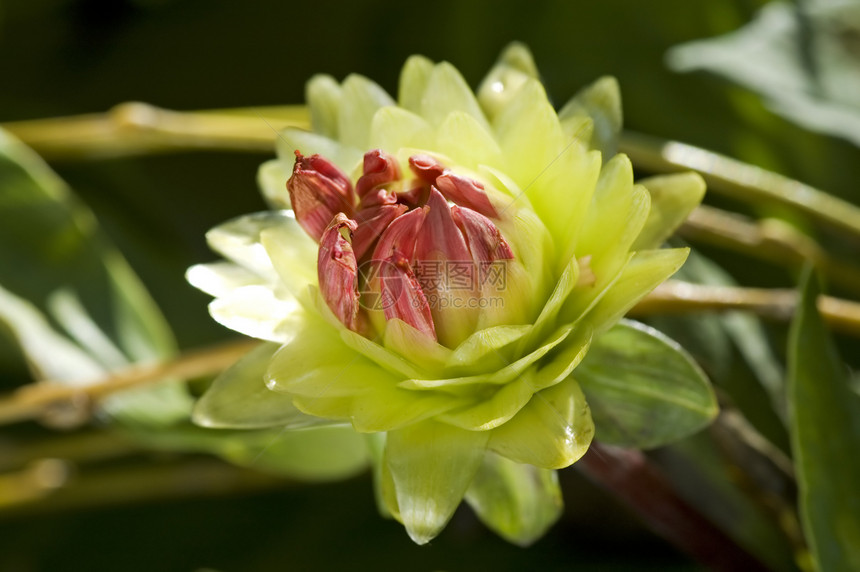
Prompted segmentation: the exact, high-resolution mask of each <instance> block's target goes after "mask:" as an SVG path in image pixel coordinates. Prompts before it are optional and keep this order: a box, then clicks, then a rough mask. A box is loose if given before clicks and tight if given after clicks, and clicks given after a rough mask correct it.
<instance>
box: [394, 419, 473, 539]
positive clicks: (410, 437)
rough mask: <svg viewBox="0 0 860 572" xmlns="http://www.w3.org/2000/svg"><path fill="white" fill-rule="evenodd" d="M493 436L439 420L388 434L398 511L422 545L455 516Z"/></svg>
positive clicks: (411, 533)
mask: <svg viewBox="0 0 860 572" xmlns="http://www.w3.org/2000/svg"><path fill="white" fill-rule="evenodd" d="M488 436H489V435H488V433H486V432H475V431H463V430H462V429H457V428H455V427H451V426H450V425H445V424H443V423H436V422H434V421H425V422H423V423H419V424H415V425H412V426H409V427H405V428H403V429H400V430H398V431H391V432H389V433H388V439H387V442H386V445H385V457H384V461H383V462H384V463H385V464H386V465H387V468H388V472H389V474H390V477H391V485H393V488H394V493H395V497H396V501H397V511H396V514H398V516H399V518H400V520H401V521H402V522H403V524H404V525H405V526H406V531H407V532H408V533H409V536H410V537H411V538H412V540H414V541H415V542H416V543H417V544H426V543H427V542H429V541H430V540H432V539H433V538H435V537H436V535H438V534H439V533H440V532H441V531H442V529H443V528H444V527H445V525H446V524H447V523H448V521H449V520H450V519H451V516H452V515H453V514H454V511H455V510H456V509H457V506H458V505H459V504H460V501H461V500H462V499H463V495H464V494H465V493H466V489H467V488H468V487H469V483H471V481H472V479H473V477H474V476H475V474H476V473H477V471H478V468H479V467H480V466H481V460H482V459H483V457H484V451H485V448H486V445H487V439H488ZM393 512H395V511H393Z"/></svg>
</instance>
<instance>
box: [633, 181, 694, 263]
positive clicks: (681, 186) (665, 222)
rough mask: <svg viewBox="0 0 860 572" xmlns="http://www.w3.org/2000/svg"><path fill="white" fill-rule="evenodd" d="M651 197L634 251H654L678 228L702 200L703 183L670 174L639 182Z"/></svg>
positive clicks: (634, 244)
mask: <svg viewBox="0 0 860 572" xmlns="http://www.w3.org/2000/svg"><path fill="white" fill-rule="evenodd" d="M639 184H641V185H642V186H643V187H645V188H646V189H648V193H649V194H650V195H651V211H650V212H649V213H648V219H647V220H646V221H645V226H644V228H643V229H642V232H640V233H639V236H638V237H637V238H636V241H635V242H634V243H633V249H634V250H643V249H648V248H658V247H659V246H660V245H661V244H663V241H664V240H666V239H667V238H669V236H671V235H672V233H673V232H675V229H676V228H678V227H679V226H681V223H683V222H684V221H685V220H686V219H687V216H689V214H690V213H691V212H693V209H695V208H696V207H697V206H699V203H701V202H702V197H704V196H705V181H704V179H702V177H701V176H700V175H699V174H698V173H674V174H671V175H662V176H659V177H650V178H648V179H645V180H642V181H639Z"/></svg>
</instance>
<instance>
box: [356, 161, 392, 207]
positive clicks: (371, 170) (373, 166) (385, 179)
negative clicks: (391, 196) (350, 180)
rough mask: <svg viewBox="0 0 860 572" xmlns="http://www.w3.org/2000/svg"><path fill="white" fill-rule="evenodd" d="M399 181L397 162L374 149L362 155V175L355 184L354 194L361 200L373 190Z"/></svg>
mask: <svg viewBox="0 0 860 572" xmlns="http://www.w3.org/2000/svg"><path fill="white" fill-rule="evenodd" d="M399 180H400V167H399V166H398V165H397V160H396V159H395V158H394V157H392V156H391V155H389V154H388V153H385V152H383V151H382V150H380V149H374V150H373V151H368V152H367V153H365V154H364V174H363V175H362V176H361V177H359V179H358V182H357V183H356V184H355V192H356V193H357V194H358V197H359V198H363V197H364V195H366V194H367V193H369V192H370V191H372V190H373V189H376V188H377V187H381V186H384V185H386V184H388V183H392V182H395V181H399Z"/></svg>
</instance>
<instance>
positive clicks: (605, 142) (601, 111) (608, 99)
mask: <svg viewBox="0 0 860 572" xmlns="http://www.w3.org/2000/svg"><path fill="white" fill-rule="evenodd" d="M582 116H587V117H590V118H591V119H592V120H593V122H594V133H593V135H592V137H591V147H592V148H593V149H598V150H600V151H601V152H602V153H603V156H604V157H605V158H608V157H612V156H613V155H615V151H616V149H617V148H618V136H619V134H620V133H621V124H622V121H623V116H622V111H621V89H620V88H619V87H618V81H617V80H616V79H615V78H614V77H611V76H604V77H602V78H600V79H598V80H597V81H595V82H594V83H592V84H591V85H588V86H586V87H584V88H582V89H581V90H579V92H578V93H577V94H576V95H574V96H573V98H572V99H571V100H570V101H568V102H567V104H566V105H565V106H564V107H563V108H562V109H561V111H559V112H558V117H559V119H561V122H562V125H565V126H569V125H574V124H576V120H577V119H578V118H579V117H582Z"/></svg>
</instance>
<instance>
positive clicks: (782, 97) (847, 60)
mask: <svg viewBox="0 0 860 572" xmlns="http://www.w3.org/2000/svg"><path fill="white" fill-rule="evenodd" d="M858 22H860V5H858V4H857V3H856V2H852V1H839V0H836V1H834V0H821V1H818V2H804V3H789V2H771V3H769V4H767V5H766V6H765V7H764V8H763V9H762V10H761V11H760V12H759V14H758V15H757V16H756V18H755V20H753V21H752V22H751V23H750V24H748V25H747V26H745V27H744V28H741V29H740V30H737V31H735V32H733V33H731V34H727V35H725V36H721V37H718V38H714V39H708V40H699V41H695V42H690V43H688V44H684V45H681V46H678V47H676V48H674V49H673V50H672V51H671V52H669V58H668V60H669V65H670V66H671V67H673V68H674V69H675V70H678V71H691V70H696V69H702V70H707V71H710V72H714V73H717V74H719V75H722V76H724V77H726V78H728V79H729V80H731V81H733V82H735V83H738V84H740V85H742V86H744V87H746V88H748V89H751V90H753V91H755V92H757V93H758V94H760V95H762V96H763V97H764V98H765V101H766V102H767V103H768V104H769V105H770V107H771V108H772V109H773V110H774V111H776V112H777V113H779V114H781V115H783V116H784V117H786V118H788V119H789V120H791V121H794V122H795V123H797V124H799V125H801V126H803V127H805V128H807V129H812V130H815V131H820V132H823V133H827V134H830V135H837V136H839V137H843V138H845V139H848V140H849V141H851V142H853V143H854V144H855V145H860V66H858V65H857V54H856V51H854V47H853V46H854V44H853V43H852V42H851V41H849V40H850V39H851V38H852V37H853V36H852V34H855V35H856V34H857V33H858V30H860V24H858Z"/></svg>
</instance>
